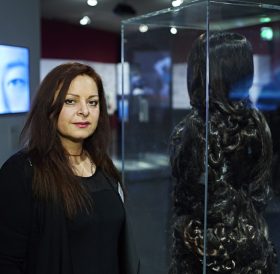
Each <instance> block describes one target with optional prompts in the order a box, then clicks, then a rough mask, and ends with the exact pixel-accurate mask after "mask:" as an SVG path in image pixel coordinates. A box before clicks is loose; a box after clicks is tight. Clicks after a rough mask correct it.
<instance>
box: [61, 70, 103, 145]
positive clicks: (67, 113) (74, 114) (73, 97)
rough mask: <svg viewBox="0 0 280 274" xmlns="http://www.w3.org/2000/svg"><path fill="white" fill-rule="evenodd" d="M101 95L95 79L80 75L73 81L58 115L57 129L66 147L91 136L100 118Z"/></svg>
mask: <svg viewBox="0 0 280 274" xmlns="http://www.w3.org/2000/svg"><path fill="white" fill-rule="evenodd" d="M99 113H100V108H99V96H98V90H97V85H96V83H95V81H94V80H93V79H92V78H91V77H89V76H87V75H78V76H77V77H76V78H74V79H73V81H72V82H71V84H70V86H69V89H68V92H67V94H66V97H65V101H64V105H63V107H62V109H61V112H60V114H59V116H58V122H57V130H58V133H59V136H60V139H61V142H62V144H63V145H64V147H67V145H71V143H72V144H73V143H83V141H84V140H85V139H86V138H88V137H89V136H91V135H92V134H93V133H94V131H95V129H96V127H97V124H98V119H99Z"/></svg>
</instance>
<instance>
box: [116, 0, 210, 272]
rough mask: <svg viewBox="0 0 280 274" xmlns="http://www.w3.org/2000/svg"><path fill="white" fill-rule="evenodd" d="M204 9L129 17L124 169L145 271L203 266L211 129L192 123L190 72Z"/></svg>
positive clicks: (195, 4)
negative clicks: (189, 62) (207, 137)
mask: <svg viewBox="0 0 280 274" xmlns="http://www.w3.org/2000/svg"><path fill="white" fill-rule="evenodd" d="M206 11H207V1H185V2H184V5H182V6H180V7H178V8H170V9H166V10H163V11H158V12H154V13H151V14H148V15H144V16H141V17H137V18H132V19H129V20H125V21H123V26H122V27H123V31H122V52H123V55H122V56H123V57H122V61H123V62H122V69H121V70H122V76H123V77H122V84H123V85H122V92H123V93H122V95H120V97H119V102H120V110H121V111H120V116H121V117H122V118H123V120H122V121H123V139H122V140H123V154H122V160H123V171H124V173H123V175H124V181H125V184H126V186H127V188H128V200H129V210H130V212H131V215H132V224H133V227H134V232H135V235H136V242H137V246H138V250H139V253H140V257H141V262H142V266H141V268H142V270H141V272H143V273H145V274H161V273H162V274H163V273H164V274H166V273H167V272H168V269H169V268H170V265H171V272H170V273H196V274H198V273H202V268H203V236H202V235H201V232H202V230H198V229H197V226H199V227H200V228H201V227H203V217H204V181H205V168H204V163H205V161H204V159H205V158H206V157H205V156H206V155H205V149H204V148H205V146H206V145H205V129H204V124H199V125H198V126H196V127H192V123H196V120H195V118H196V114H194V113H193V110H191V106H190V98H189V96H188V89H187V83H186V73H187V57H188V55H189V52H190V49H191V46H192V44H193V42H194V40H195V39H196V38H197V37H198V36H199V35H200V34H201V33H204V32H205V31H206V27H207V24H206V22H207V20H206V15H207V13H206ZM172 27H173V28H172ZM139 28H141V30H142V32H140V31H139ZM147 29H148V31H145V30H147ZM171 32H172V33H173V34H172V33H171ZM200 92H201V94H200V100H202V101H203V102H205V90H200ZM203 112H204V113H205V110H204V111H203ZM186 117H187V118H186ZM185 118H186V119H185ZM181 121H182V122H181ZM180 122H181V123H180ZM179 123H180V124H179ZM178 124H179V125H178ZM197 135H199V136H201V137H202V140H201V143H200V144H197V143H196V139H197ZM194 146H199V147H198V150H194V149H193V147H194ZM170 155H171V164H170V160H169V157H170ZM171 173H173V175H174V177H173V178H172V176H171ZM193 199H195V203H193V201H194V200H193ZM172 234H173V236H172ZM197 245H198V246H197ZM193 250H195V251H193ZM201 252H202V254H201Z"/></svg>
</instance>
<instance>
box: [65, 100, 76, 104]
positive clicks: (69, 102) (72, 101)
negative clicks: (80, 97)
mask: <svg viewBox="0 0 280 274" xmlns="http://www.w3.org/2000/svg"><path fill="white" fill-rule="evenodd" d="M64 102H65V104H66V105H73V104H74V103H75V100H73V99H65V101H64Z"/></svg>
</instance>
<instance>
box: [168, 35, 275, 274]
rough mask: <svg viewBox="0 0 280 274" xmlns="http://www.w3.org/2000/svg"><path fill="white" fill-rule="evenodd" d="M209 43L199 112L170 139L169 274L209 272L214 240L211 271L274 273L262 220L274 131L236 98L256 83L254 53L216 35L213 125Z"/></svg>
mask: <svg viewBox="0 0 280 274" xmlns="http://www.w3.org/2000/svg"><path fill="white" fill-rule="evenodd" d="M206 39H207V37H206V35H205V34H203V35H201V36H200V37H199V38H198V39H197V40H196V41H195V43H194V45H193V47H192V49H191V52H190V55H189V58H188V72H187V85H188V92H189V96H190V101H191V105H192V109H191V111H190V113H189V114H188V115H187V116H186V118H185V119H184V120H183V121H182V122H180V123H179V125H177V127H176V128H175V129H174V132H173V134H172V138H171V151H170V152H171V165H172V172H173V175H174V177H175V185H174V193H173V194H174V227H173V249H172V264H171V268H170V273H172V274H175V273H176V274H179V273H180V274H181V273H190V274H191V273H194V274H199V273H202V269H203V254H204V243H203V240H204V235H207V251H206V256H207V257H206V271H207V273H209V274H210V273H231V274H249V273H259V274H271V273H274V271H275V259H276V254H275V251H274V248H273V247H272V244H271V242H270V240H269V237H268V232H267V226H266V222H265V220H264V218H263V211H264V209H265V207H266V205H267V202H268V199H269V197H270V187H269V182H270V168H271V154H272V153H271V151H272V144H271V137H270V131H269V128H268V126H267V123H266V121H265V119H264V117H263V115H262V114H261V113H260V112H259V111H258V110H256V109H254V108H252V106H251V104H250V102H249V100H248V97H247V98H243V99H241V100H233V99H231V97H234V94H236V93H237V92H238V93H240V92H241V93H243V94H244V93H246V92H247V95H248V91H249V88H250V87H251V85H252V82H253V54H252V48H251V45H250V43H249V42H248V41H247V39H246V38H245V37H243V36H241V35H239V34H235V33H211V34H210V35H209V112H208V114H209V118H208V120H207V121H206V119H207V118H206V117H207V116H206V114H207V113H206V100H205V91H206V79H207V77H206V41H207V40H206ZM206 125H208V130H207V131H206ZM206 134H207V135H206ZM206 140H207V142H208V143H207V151H206V149H205V147H206ZM205 155H207V157H208V159H207V160H208V161H207V162H208V164H207V166H206V165H205V163H206V162H205ZM206 182H207V183H208V204H207V206H208V210H207V231H204V188H205V184H206Z"/></svg>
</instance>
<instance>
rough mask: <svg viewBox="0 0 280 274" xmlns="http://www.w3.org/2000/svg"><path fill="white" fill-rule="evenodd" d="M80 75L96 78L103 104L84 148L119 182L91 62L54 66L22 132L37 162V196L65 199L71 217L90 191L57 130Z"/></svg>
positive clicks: (52, 200)
mask: <svg viewBox="0 0 280 274" xmlns="http://www.w3.org/2000/svg"><path fill="white" fill-rule="evenodd" d="M78 75H88V76H89V77H91V78H92V79H93V80H94V81H95V83H96V85H97V88H98V95H99V106H100V115H99V120H98V125H97V128H96V130H95V132H94V133H93V134H92V135H91V136H90V137H88V138H87V139H86V140H85V141H84V144H83V149H84V150H85V151H87V153H88V154H89V155H90V157H91V158H92V160H93V161H94V163H95V164H96V166H97V167H98V168H100V169H101V170H103V171H104V172H105V173H106V174H107V175H108V176H110V177H112V178H114V179H115V180H116V181H119V182H120V175H119V172H118V171H117V169H116V167H115V166H114V164H113V162H112V160H111V159H110V157H109V156H108V153H107V151H108V145H109V140H110V129H109V118H108V113H107V107H106V99H105V94H104V88H103V84H102V80H101V77H100V76H99V75H98V74H97V73H96V71H95V70H94V69H93V68H91V67H90V66H87V65H85V64H81V63H66V64H62V65H59V66H57V67H55V68H54V69H53V70H51V71H50V72H49V73H48V74H47V76H46V77H45V78H44V80H43V81H42V83H41V85H40V87H39V89H38V92H37V94H36V96H35V98H34V100H33V104H32V107H31V111H30V113H29V116H28V118H27V121H26V123H25V125H24V128H23V131H22V134H21V137H22V139H23V140H24V141H25V144H26V148H27V152H28V154H29V156H30V158H31V161H32V165H33V166H34V176H33V182H32V189H33V194H34V196H35V197H36V198H38V199H40V200H45V201H49V202H55V203H57V202H62V204H63V207H64V209H65V212H66V215H67V216H68V217H73V216H74V215H75V214H76V213H77V210H78V209H79V208H83V207H86V208H87V207H88V205H89V204H90V203H89V202H90V199H89V196H88V195H87V192H86V191H85V189H84V188H83V187H82V184H81V183H80V181H79V178H78V177H77V176H75V174H74V173H73V171H72V169H71V167H70V164H69V161H68V158H67V157H66V155H65V149H64V148H63V146H62V144H61V141H60V138H59V136H58V132H57V120H58V116H59V114H60V111H61V109H62V107H63V104H64V100H65V97H66V94H67V91H68V89H69V86H70V84H71V82H72V80H73V79H74V78H75V77H77V76H78ZM57 91H58V94H57ZM56 96H57V97H56Z"/></svg>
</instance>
